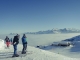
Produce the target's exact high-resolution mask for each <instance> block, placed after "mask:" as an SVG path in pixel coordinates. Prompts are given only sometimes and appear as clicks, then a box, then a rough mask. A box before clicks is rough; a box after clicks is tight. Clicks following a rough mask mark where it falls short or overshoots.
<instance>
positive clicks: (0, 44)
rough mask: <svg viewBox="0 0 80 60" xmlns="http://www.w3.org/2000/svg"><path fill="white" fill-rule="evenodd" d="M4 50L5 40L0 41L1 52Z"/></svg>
mask: <svg viewBox="0 0 80 60" xmlns="http://www.w3.org/2000/svg"><path fill="white" fill-rule="evenodd" d="M3 49H4V40H2V39H0V50H3Z"/></svg>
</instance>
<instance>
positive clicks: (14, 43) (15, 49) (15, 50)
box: [12, 34, 19, 57]
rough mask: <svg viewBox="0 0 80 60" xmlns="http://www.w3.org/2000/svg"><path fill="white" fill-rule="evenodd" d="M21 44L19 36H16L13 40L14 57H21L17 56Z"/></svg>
mask: <svg viewBox="0 0 80 60" xmlns="http://www.w3.org/2000/svg"><path fill="white" fill-rule="evenodd" d="M18 43H19V35H18V34H17V35H16V36H14V39H13V47H14V54H13V56H12V57H18V56H19V55H18V54H17V45H18Z"/></svg>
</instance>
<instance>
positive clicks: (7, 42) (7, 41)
mask: <svg viewBox="0 0 80 60" xmlns="http://www.w3.org/2000/svg"><path fill="white" fill-rule="evenodd" d="M5 41H6V45H7V48H9V46H10V40H9V38H8V36H6V38H5Z"/></svg>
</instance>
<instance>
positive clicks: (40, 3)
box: [0, 0, 80, 34]
mask: <svg viewBox="0 0 80 60" xmlns="http://www.w3.org/2000/svg"><path fill="white" fill-rule="evenodd" d="M52 28H77V29H80V0H0V34H3V33H11V32H13V33H22V32H34V31H40V30H42V31H43V30H48V29H52Z"/></svg>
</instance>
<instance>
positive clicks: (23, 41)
mask: <svg viewBox="0 0 80 60" xmlns="http://www.w3.org/2000/svg"><path fill="white" fill-rule="evenodd" d="M22 44H23V49H22V54H25V53H26V49H27V37H26V35H25V34H23V37H22Z"/></svg>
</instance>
